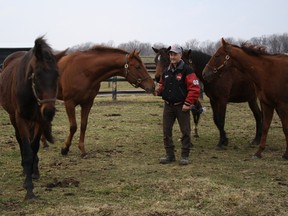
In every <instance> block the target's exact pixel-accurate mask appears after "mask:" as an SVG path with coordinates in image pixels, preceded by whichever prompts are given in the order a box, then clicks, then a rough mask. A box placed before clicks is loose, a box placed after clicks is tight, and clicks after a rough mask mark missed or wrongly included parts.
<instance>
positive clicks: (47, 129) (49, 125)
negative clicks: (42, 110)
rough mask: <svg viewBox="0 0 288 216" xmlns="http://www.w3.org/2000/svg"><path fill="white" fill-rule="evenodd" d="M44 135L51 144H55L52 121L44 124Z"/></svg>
mask: <svg viewBox="0 0 288 216" xmlns="http://www.w3.org/2000/svg"><path fill="white" fill-rule="evenodd" d="M43 135H44V137H45V138H46V140H47V141H48V142H50V143H54V137H53V135H52V123H51V122H50V121H44V122H43Z"/></svg>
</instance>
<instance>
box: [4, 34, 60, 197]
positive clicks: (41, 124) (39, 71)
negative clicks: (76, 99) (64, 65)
mask: <svg viewBox="0 0 288 216" xmlns="http://www.w3.org/2000/svg"><path fill="white" fill-rule="evenodd" d="M63 55H64V53H60V54H59V55H57V56H54V54H53V53H52V49H51V48H50V46H49V45H48V44H47V43H46V41H45V40H44V39H43V37H40V38H37V39H36V40H35V45H34V47H33V48H32V49H31V50H30V51H28V52H16V53H14V54H11V55H10V56H8V57H7V58H6V60H5V62H6V63H5V65H4V69H3V71H2V73H1V76H0V98H1V100H0V101H1V105H2V106H3V108H4V109H5V110H6V111H7V113H8V114H9V117H10V121H11V123H12V125H13V127H14V129H15V135H16V139H17V141H18V143H19V146H20V150H21V157H22V163H21V164H22V167H23V171H24V174H25V176H26V177H25V180H24V188H25V189H26V191H27V193H26V196H25V199H31V198H35V195H34V193H33V183H32V177H33V178H39V169H38V162H39V159H38V155H37V153H38V150H39V143H40V137H41V134H42V133H43V134H44V136H45V137H46V139H47V140H48V141H49V142H53V136H52V127H51V122H52V120H53V117H54V115H55V101H56V96H57V92H58V85H57V83H58V77H59V74H58V67H57V61H58V59H59V58H61V57H62V56H63Z"/></svg>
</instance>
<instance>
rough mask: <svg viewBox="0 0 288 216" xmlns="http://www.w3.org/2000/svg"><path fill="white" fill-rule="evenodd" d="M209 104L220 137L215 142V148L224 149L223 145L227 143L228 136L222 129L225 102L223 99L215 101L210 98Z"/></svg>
mask: <svg viewBox="0 0 288 216" xmlns="http://www.w3.org/2000/svg"><path fill="white" fill-rule="evenodd" d="M210 104H211V107H212V111H213V120H214V123H215V125H216V126H217V128H218V130H219V133H220V139H219V142H218V144H217V149H225V146H227V145H228V138H227V136H226V132H225V130H224V126H225V115H226V108H227V103H226V102H225V101H220V100H218V101H217V102H214V101H211V100H210Z"/></svg>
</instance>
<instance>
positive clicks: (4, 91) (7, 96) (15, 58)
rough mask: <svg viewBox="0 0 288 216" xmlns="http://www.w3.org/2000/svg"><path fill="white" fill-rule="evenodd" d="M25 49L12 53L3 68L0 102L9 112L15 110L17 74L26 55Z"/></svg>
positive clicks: (0, 81)
mask: <svg viewBox="0 0 288 216" xmlns="http://www.w3.org/2000/svg"><path fill="white" fill-rule="evenodd" d="M25 53H26V52H25V51H20V52H15V53H12V54H10V55H9V56H8V57H7V58H6V59H5V60H4V63H5V65H4V63H3V66H4V67H3V70H2V72H1V76H0V102H1V105H2V107H3V108H4V109H5V110H6V111H7V112H8V113H9V114H13V113H14V112H15V107H14V105H15V99H13V98H15V97H14V95H15V86H16V83H15V74H16V72H17V70H18V67H19V64H20V61H21V59H22V57H23V56H24V55H25Z"/></svg>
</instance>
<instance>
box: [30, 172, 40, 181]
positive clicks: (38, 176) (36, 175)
mask: <svg viewBox="0 0 288 216" xmlns="http://www.w3.org/2000/svg"><path fill="white" fill-rule="evenodd" d="M32 179H34V180H38V179H40V174H39V173H36V174H34V173H33V174H32Z"/></svg>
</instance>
